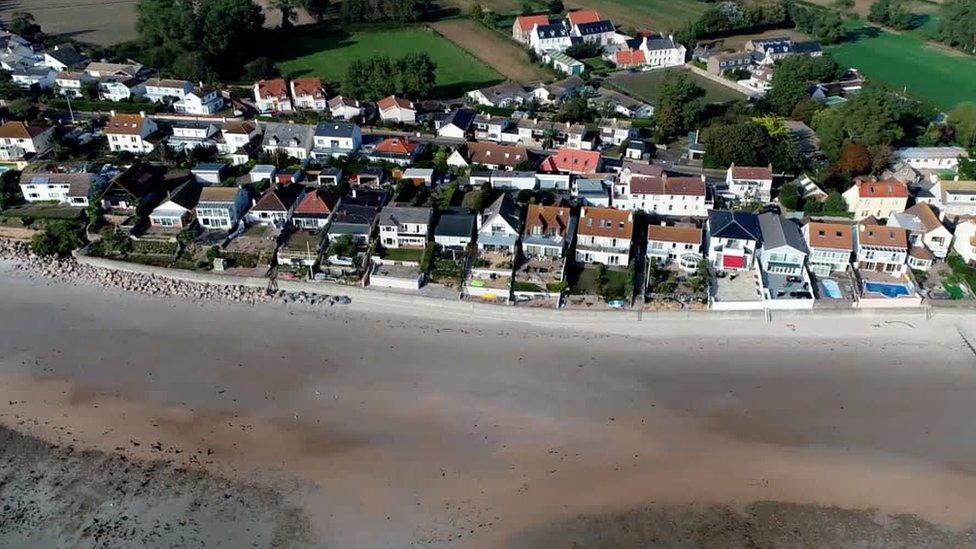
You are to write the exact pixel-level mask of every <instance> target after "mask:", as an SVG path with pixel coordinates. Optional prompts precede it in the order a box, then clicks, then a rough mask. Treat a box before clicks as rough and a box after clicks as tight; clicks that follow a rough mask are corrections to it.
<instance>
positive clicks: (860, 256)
mask: <svg viewBox="0 0 976 549" xmlns="http://www.w3.org/2000/svg"><path fill="white" fill-rule="evenodd" d="M854 235H855V236H854V251H855V257H856V263H855V266H856V267H857V268H858V269H861V270H864V271H876V272H881V273H886V274H888V275H891V276H893V277H900V276H902V275H904V274H905V272H906V271H907V269H908V265H907V260H908V231H906V230H905V229H902V228H901V227H885V226H883V225H877V224H875V222H874V220H870V219H868V220H865V221H862V222H860V223H858V224H857V231H856V232H855V233H854Z"/></svg>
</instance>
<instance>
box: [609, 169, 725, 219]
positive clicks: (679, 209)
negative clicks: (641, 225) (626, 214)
mask: <svg viewBox="0 0 976 549" xmlns="http://www.w3.org/2000/svg"><path fill="white" fill-rule="evenodd" d="M613 206H614V207H615V208H619V209H622V210H631V211H634V210H643V211H645V212H654V213H657V214H660V215H670V216H692V217H705V216H707V215H708V208H709V207H710V206H711V204H710V202H709V201H708V196H707V191H706V187H705V177H704V176H699V177H668V176H667V175H666V174H664V175H660V176H654V175H634V174H633V173H632V172H631V171H630V170H624V171H622V172H621V174H620V177H619V181H618V182H617V184H616V185H614V195H613Z"/></svg>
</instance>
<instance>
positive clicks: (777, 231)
mask: <svg viewBox="0 0 976 549" xmlns="http://www.w3.org/2000/svg"><path fill="white" fill-rule="evenodd" d="M759 230H760V232H761V233H762V240H763V247H764V248H766V249H773V248H779V247H783V246H788V247H790V248H793V249H794V250H800V251H803V252H806V251H807V244H806V242H805V241H804V240H803V234H802V233H801V232H800V227H799V225H797V224H796V223H794V222H793V221H792V220H789V219H786V218H785V217H783V216H781V215H779V214H777V213H773V212H765V213H761V214H759Z"/></svg>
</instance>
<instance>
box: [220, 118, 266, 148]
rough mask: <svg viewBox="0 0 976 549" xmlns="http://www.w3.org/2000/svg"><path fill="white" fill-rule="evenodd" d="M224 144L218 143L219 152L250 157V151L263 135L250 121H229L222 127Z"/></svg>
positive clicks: (221, 132)
mask: <svg viewBox="0 0 976 549" xmlns="http://www.w3.org/2000/svg"><path fill="white" fill-rule="evenodd" d="M220 134H221V136H222V137H223V143H218V145H217V150H218V152H220V153H223V154H244V155H249V154H250V152H251V151H250V149H252V148H256V147H253V145H254V144H256V143H257V142H258V137H259V136H260V135H261V131H260V128H259V127H258V125H257V124H256V123H255V122H252V121H250V120H228V121H227V122H224V123H223V124H222V125H221V126H220Z"/></svg>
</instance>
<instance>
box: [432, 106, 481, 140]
mask: <svg viewBox="0 0 976 549" xmlns="http://www.w3.org/2000/svg"><path fill="white" fill-rule="evenodd" d="M476 114H477V113H476V112H475V111H474V110H473V109H454V110H453V111H451V112H450V113H449V114H448V115H447V116H445V117H444V118H442V119H440V120H435V121H434V125H435V126H436V128H437V135H439V136H441V137H450V138H452V139H464V138H466V137H467V136H468V135H469V134H470V133H471V127H472V125H473V123H474V118H475V115H476Z"/></svg>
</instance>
